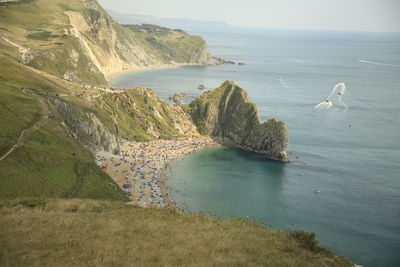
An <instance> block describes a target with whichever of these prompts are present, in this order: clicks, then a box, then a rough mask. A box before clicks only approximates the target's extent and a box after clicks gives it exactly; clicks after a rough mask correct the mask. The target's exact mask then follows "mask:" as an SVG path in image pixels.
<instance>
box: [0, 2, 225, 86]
mask: <svg viewBox="0 0 400 267" xmlns="http://www.w3.org/2000/svg"><path fill="white" fill-rule="evenodd" d="M132 27H133V28H132ZM132 27H125V26H122V25H120V24H118V23H117V22H115V21H114V20H113V19H112V18H111V17H110V16H109V15H108V14H107V13H106V11H105V10H104V9H103V8H102V7H101V6H100V5H99V4H98V3H97V1H96V0H69V1H65V0H52V1H47V0H23V1H19V2H13V4H7V3H4V4H0V40H2V41H6V42H8V44H10V45H12V46H13V47H14V49H15V48H17V49H19V51H20V58H19V59H17V60H18V61H19V62H21V63H23V64H26V65H29V66H32V67H34V68H36V69H39V70H42V71H45V72H47V73H50V74H53V75H56V76H58V77H62V78H65V79H67V80H71V81H74V82H83V83H87V84H96V85H105V84H107V81H106V79H105V77H106V76H108V75H110V74H111V73H115V72H118V71H121V70H126V69H133V68H137V67H146V66H151V65H162V64H175V63H183V64H201V65H205V64H221V63H224V61H223V60H220V59H218V58H214V57H212V56H210V55H209V53H208V51H207V45H206V42H205V41H204V40H203V39H202V38H201V37H199V36H192V35H189V34H187V33H185V32H183V31H180V30H170V29H166V28H162V29H163V30H162V31H161V30H160V29H161V27H158V28H157V26H152V27H153V28H157V29H158V30H155V31H153V32H144V31H143V29H141V30H139V31H135V30H132V29H136V28H137V27H141V26H137V25H136V26H132ZM135 27H136V28H135ZM7 49H8V50H7ZM0 50H1V51H0V52H1V53H2V54H10V53H11V52H10V51H9V50H10V48H7V47H0ZM13 58H14V57H13Z"/></svg>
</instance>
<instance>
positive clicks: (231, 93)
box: [185, 81, 289, 162]
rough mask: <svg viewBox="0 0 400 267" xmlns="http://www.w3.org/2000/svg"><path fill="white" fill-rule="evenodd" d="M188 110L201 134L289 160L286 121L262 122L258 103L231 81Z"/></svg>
mask: <svg viewBox="0 0 400 267" xmlns="http://www.w3.org/2000/svg"><path fill="white" fill-rule="evenodd" d="M185 110H186V111H187V112H188V113H189V114H190V115H191V116H192V119H193V121H194V123H195V124H196V126H197V128H198V130H199V132H200V133H201V134H205V135H211V136H213V137H214V138H215V139H216V140H217V141H219V142H220V143H221V144H224V145H231V146H235V147H238V148H241V149H244V150H248V151H253V152H256V153H260V154H264V155H266V157H267V158H269V159H273V160H276V161H280V162H288V161H289V159H288V157H287V155H286V152H285V150H286V148H287V145H288V131H287V129H286V126H285V123H284V122H282V121H279V120H276V119H274V118H272V119H269V120H268V121H266V122H260V119H259V115H258V110H257V106H256V105H255V104H254V103H251V102H249V97H248V94H247V93H246V91H245V90H243V89H242V88H240V87H239V86H237V85H236V84H235V83H234V82H232V81H225V82H224V83H223V84H222V85H221V86H220V87H219V88H217V89H215V90H212V91H209V92H205V93H204V94H202V95H201V96H200V97H198V98H197V99H196V100H194V101H193V102H191V103H190V104H189V105H187V106H186V107H185Z"/></svg>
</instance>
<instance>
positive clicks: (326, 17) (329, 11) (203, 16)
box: [98, 0, 400, 32]
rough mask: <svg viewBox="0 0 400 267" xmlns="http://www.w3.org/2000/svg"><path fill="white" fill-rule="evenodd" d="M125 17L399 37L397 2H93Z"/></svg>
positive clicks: (179, 0)
mask: <svg viewBox="0 0 400 267" xmlns="http://www.w3.org/2000/svg"><path fill="white" fill-rule="evenodd" d="M98 1H99V3H100V4H101V5H102V6H103V7H104V8H106V9H113V10H115V11H118V12H121V13H126V14H140V15H152V16H156V17H167V18H187V19H196V20H217V21H223V22H227V23H229V24H230V25H232V26H237V27H252V28H283V29H312V30H347V31H370V32H400V0H98Z"/></svg>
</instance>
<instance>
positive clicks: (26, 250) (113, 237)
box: [0, 200, 351, 266]
mask: <svg viewBox="0 0 400 267" xmlns="http://www.w3.org/2000/svg"><path fill="white" fill-rule="evenodd" d="M39 204H40V202H39ZM0 229H1V230H0V265H1V266H160V265H162V266H177V265H184V266H351V264H350V263H349V262H348V261H347V260H345V259H344V258H341V257H338V256H334V255H331V254H330V253H327V252H323V253H321V252H320V253H319V254H317V253H315V252H311V251H309V250H306V249H304V248H302V246H301V244H300V243H299V242H298V241H296V240H295V239H293V238H292V237H291V236H290V235H289V234H287V233H285V232H278V231H273V230H271V229H269V228H266V227H264V226H261V225H258V224H256V223H252V222H246V221H243V220H238V219H231V220H225V221H223V220H219V219H217V218H205V217H201V216H197V215H181V214H177V213H175V212H173V211H169V210H153V209H141V208H135V207H131V206H128V205H125V204H122V203H119V202H107V201H92V200H56V201H51V202H48V203H47V204H44V205H42V206H39V207H35V208H28V207H23V206H21V205H15V203H14V205H10V204H7V205H5V206H4V205H3V207H1V208H0Z"/></svg>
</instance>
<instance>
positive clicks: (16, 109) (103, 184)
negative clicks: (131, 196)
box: [0, 55, 124, 200]
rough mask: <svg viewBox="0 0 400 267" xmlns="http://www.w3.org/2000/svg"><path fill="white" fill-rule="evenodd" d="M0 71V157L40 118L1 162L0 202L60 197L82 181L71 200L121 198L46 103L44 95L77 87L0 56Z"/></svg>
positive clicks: (52, 108)
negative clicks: (39, 197)
mask: <svg viewBox="0 0 400 267" xmlns="http://www.w3.org/2000/svg"><path fill="white" fill-rule="evenodd" d="M0 69H1V72H0V157H1V156H3V155H4V154H5V153H6V152H7V151H9V150H10V149H11V147H12V146H13V145H14V144H15V143H17V142H18V138H19V136H20V134H21V133H22V131H23V130H24V129H28V128H30V127H32V126H33V125H35V124H36V123H37V122H38V121H40V120H43V123H41V124H40V125H39V126H40V127H38V129H35V130H34V131H32V132H30V133H29V134H27V136H26V138H24V139H23V144H22V145H21V146H20V147H18V148H17V149H16V150H15V151H13V152H12V153H11V154H9V155H8V156H7V157H6V158H4V159H3V160H1V161H0V199H12V198H17V197H28V196H35V197H38V196H46V197H54V198H64V197H67V196H68V192H69V191H70V190H71V188H72V187H74V186H75V185H76V183H77V182H78V181H79V179H82V178H83V182H82V183H81V184H79V190H75V192H74V195H72V196H71V197H80V198H94V199H114V200H123V199H124V194H123V192H122V190H120V189H119V188H118V186H117V185H116V184H115V183H114V182H113V181H112V179H111V178H110V177H109V176H108V175H107V174H105V173H104V172H103V171H101V170H100V169H99V168H98V167H97V166H96V164H95V162H94V159H93V156H92V154H91V152H90V151H89V150H88V149H86V148H85V147H83V146H82V144H80V143H79V142H78V140H76V139H74V138H72V137H71V136H70V135H69V134H68V132H67V131H66V129H65V128H64V127H63V126H62V125H61V120H60V116H59V115H58V114H57V112H56V110H55V109H54V107H52V105H51V103H49V102H48V101H47V100H46V96H48V95H55V94H58V93H65V92H73V91H74V90H76V88H74V86H73V85H72V84H70V86H69V87H68V84H66V83H65V84H63V83H64V82H63V81H62V80H57V79H56V78H52V77H51V76H46V75H45V74H43V75H41V74H39V73H37V72H36V71H34V70H32V69H30V68H28V67H26V66H23V65H21V64H18V63H15V62H14V61H12V60H10V59H8V58H6V57H3V56H1V55H0ZM22 88H28V90H27V89H24V90H22ZM43 107H46V109H45V110H43ZM44 113H48V114H44ZM44 115H47V116H46V117H44ZM81 177H82V178H81Z"/></svg>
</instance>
